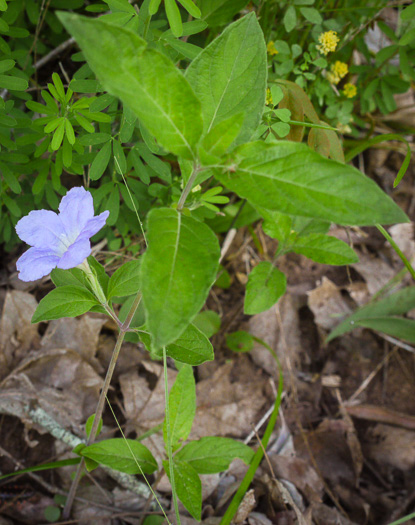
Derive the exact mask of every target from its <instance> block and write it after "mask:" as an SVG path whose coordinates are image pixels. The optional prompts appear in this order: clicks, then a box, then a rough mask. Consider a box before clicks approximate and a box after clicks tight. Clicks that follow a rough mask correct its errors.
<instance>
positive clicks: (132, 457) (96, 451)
mask: <svg viewBox="0 0 415 525" xmlns="http://www.w3.org/2000/svg"><path fill="white" fill-rule="evenodd" d="M80 454H81V456H84V457H85V458H89V459H92V460H93V461H96V462H97V463H99V464H100V465H106V466H107V467H110V468H113V469H114V470H118V471H119V472H125V473H126V474H141V473H142V472H144V474H152V473H153V472H154V471H155V470H157V468H158V465H157V461H156V460H155V459H154V457H153V455H152V453H151V452H150V451H149V449H148V448H147V447H145V446H144V445H143V444H142V443H140V442H138V441H135V440H133V439H123V438H114V439H106V440H105V441H100V442H99V443H94V444H92V445H89V446H88V447H85V448H83V449H82V450H81V451H80Z"/></svg>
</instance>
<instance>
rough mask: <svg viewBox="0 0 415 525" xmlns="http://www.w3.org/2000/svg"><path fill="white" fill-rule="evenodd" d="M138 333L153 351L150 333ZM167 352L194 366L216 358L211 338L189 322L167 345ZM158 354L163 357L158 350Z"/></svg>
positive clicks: (181, 361)
mask: <svg viewBox="0 0 415 525" xmlns="http://www.w3.org/2000/svg"><path fill="white" fill-rule="evenodd" d="M138 335H139V337H140V340H141V342H142V343H144V345H145V346H146V348H147V350H148V351H151V346H152V345H151V336H150V334H148V333H144V332H142V331H140V332H138ZM166 353H167V356H168V357H172V358H173V359H175V360H176V361H180V363H186V364H188V365H192V366H198V365H201V364H202V363H205V362H206V361H213V359H214V358H215V355H214V353H213V346H212V344H211V343H210V341H209V339H208V338H207V337H206V336H205V334H203V332H201V331H200V330H199V329H198V328H197V327H196V326H194V325H193V324H189V326H188V327H187V328H186V329H185V331H184V332H183V333H182V334H181V335H180V336H179V337H178V338H177V339H176V340H175V341H174V342H173V343H170V344H169V345H167V346H166ZM157 355H159V356H160V357H161V355H162V354H161V353H160V352H157Z"/></svg>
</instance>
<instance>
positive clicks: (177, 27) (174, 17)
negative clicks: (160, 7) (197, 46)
mask: <svg viewBox="0 0 415 525" xmlns="http://www.w3.org/2000/svg"><path fill="white" fill-rule="evenodd" d="M164 7H165V8H166V15H167V20H168V21H169V24H170V27H171V30H172V33H173V35H174V36H176V37H179V36H182V33H183V25H182V17H181V15H180V10H179V8H178V7H177V4H176V2H175V0H164Z"/></svg>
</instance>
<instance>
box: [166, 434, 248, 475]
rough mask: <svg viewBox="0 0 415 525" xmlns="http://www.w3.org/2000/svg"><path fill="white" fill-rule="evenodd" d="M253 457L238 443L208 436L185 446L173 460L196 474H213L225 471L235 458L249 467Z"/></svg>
mask: <svg viewBox="0 0 415 525" xmlns="http://www.w3.org/2000/svg"><path fill="white" fill-rule="evenodd" d="M253 456H254V451H253V450H252V449H251V448H249V447H248V446H247V445H244V444H243V443H240V442H239V441H235V440H234V439H230V438H225V437H215V436H209V437H204V438H201V439H199V440H198V441H191V442H190V443H188V444H187V445H185V446H184V447H183V448H182V449H181V450H179V452H178V453H177V454H176V456H175V460H176V459H179V460H182V461H186V462H187V463H188V464H189V465H191V466H192V467H193V468H194V469H195V470H196V472H197V473H198V474H215V473H216V472H223V471H224V470H227V469H228V468H229V465H230V463H231V461H233V460H234V459H235V458H239V459H241V460H242V461H243V462H244V463H246V464H247V465H249V463H250V462H251V459H252V458H253Z"/></svg>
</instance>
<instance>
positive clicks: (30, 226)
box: [16, 187, 109, 281]
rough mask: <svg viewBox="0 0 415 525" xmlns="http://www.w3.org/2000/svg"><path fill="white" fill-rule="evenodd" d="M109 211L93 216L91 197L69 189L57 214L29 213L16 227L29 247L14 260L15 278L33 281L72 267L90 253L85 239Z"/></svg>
mask: <svg viewBox="0 0 415 525" xmlns="http://www.w3.org/2000/svg"><path fill="white" fill-rule="evenodd" d="M108 215H109V211H104V212H102V213H101V214H100V215H98V216H96V217H94V204H93V201H92V195H91V194H90V193H89V192H88V191H86V190H85V189H84V188H81V187H80V188H72V189H71V190H70V191H68V193H67V194H66V195H65V197H63V199H62V200H61V203H60V204H59V214H57V213H55V212H53V211H48V210H36V211H31V212H30V213H29V215H26V217H23V218H22V219H20V221H19V222H18V223H17V224H16V233H17V235H18V236H19V237H20V238H21V239H22V241H24V242H26V243H27V244H29V245H30V246H32V248H30V249H29V250H27V252H25V253H24V254H23V255H22V256H21V257H20V259H19V260H18V261H17V264H16V266H17V270H18V272H19V279H21V280H22V281H36V279H40V278H41V277H43V276H44V275H48V274H49V273H50V272H51V271H52V270H53V269H54V268H56V267H58V268H61V269H63V270H67V269H69V268H75V266H78V264H81V263H82V262H83V261H84V260H85V259H86V258H87V257H88V256H89V255H90V254H91V243H90V242H89V239H90V238H91V237H92V236H93V235H95V234H96V233H97V232H98V231H99V230H100V229H101V228H102V227H103V226H104V224H105V221H106V220H107V218H108Z"/></svg>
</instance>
